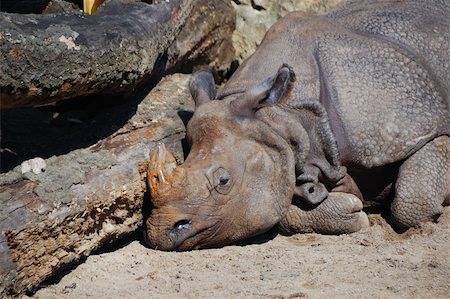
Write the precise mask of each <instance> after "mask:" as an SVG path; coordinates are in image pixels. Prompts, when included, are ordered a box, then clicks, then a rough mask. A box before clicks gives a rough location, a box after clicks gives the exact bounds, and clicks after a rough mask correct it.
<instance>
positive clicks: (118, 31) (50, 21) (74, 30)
mask: <svg viewBox="0 0 450 299" xmlns="http://www.w3.org/2000/svg"><path fill="white" fill-rule="evenodd" d="M191 3H192V1H188V0H172V1H164V2H162V3H159V4H155V5H150V4H147V3H144V2H130V1H126V0H111V1H109V2H107V3H105V4H104V5H103V6H102V7H100V9H99V10H98V11H97V13H96V14H95V15H78V14H74V15H65V14H51V15H33V14H8V13H1V14H0V28H1V29H0V53H1V56H2V60H3V61H2V64H1V68H0V87H1V89H0V96H1V108H12V107H22V106H37V105H43V104H49V103H53V102H56V101H58V100H61V99H67V98H72V97H75V96H83V95H89V94H93V93H105V92H107V93H117V92H120V91H122V90H124V89H129V88H130V87H131V86H134V85H136V84H137V83H138V82H139V81H140V80H143V79H144V78H145V76H148V75H149V74H150V73H151V71H152V70H153V66H154V64H155V62H156V61H157V59H158V57H160V56H161V54H162V53H164V51H165V50H166V49H167V48H168V47H169V46H170V44H171V43H172V42H173V40H174V38H175V36H176V34H177V33H178V32H179V30H180V28H181V27H182V26H183V25H184V24H185V22H186V19H187V17H188V15H189V13H190V10H191V8H192V4H191Z"/></svg>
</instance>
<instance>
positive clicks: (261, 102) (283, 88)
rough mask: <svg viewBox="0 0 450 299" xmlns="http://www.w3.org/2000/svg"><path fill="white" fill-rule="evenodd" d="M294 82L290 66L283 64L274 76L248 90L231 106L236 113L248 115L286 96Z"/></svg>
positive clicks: (293, 74)
mask: <svg viewBox="0 0 450 299" xmlns="http://www.w3.org/2000/svg"><path fill="white" fill-rule="evenodd" d="M293 81H295V73H294V71H293V70H292V68H291V67H290V66H288V65H287V64H283V65H282V66H281V67H280V68H279V69H278V71H277V73H276V74H275V75H274V76H271V77H269V78H267V79H265V80H264V81H262V82H260V83H259V84H258V85H256V86H254V87H252V88H250V89H249V90H248V91H246V92H245V93H244V95H243V96H241V97H239V98H238V99H236V100H234V101H233V103H232V105H233V108H234V110H235V111H236V112H237V113H244V114H245V113H248V112H251V111H254V110H255V109H257V108H258V107H262V106H266V105H270V104H275V103H277V102H279V101H280V100H281V99H282V98H283V96H284V95H285V94H286V92H287V91H288V89H289V87H290V83H291V82H293Z"/></svg>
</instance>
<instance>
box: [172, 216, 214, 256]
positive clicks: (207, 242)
mask: <svg viewBox="0 0 450 299" xmlns="http://www.w3.org/2000/svg"><path fill="white" fill-rule="evenodd" d="M219 227H220V225H219V224H218V223H215V224H212V225H209V226H205V227H203V228H201V229H198V230H196V231H192V232H191V233H190V234H189V235H186V238H185V239H184V240H182V241H181V242H180V243H179V244H178V245H177V246H175V248H174V249H173V250H175V251H185V250H196V249H200V248H212V247H216V246H218V245H220V244H215V243H214V239H215V238H216V236H217V233H218V231H219Z"/></svg>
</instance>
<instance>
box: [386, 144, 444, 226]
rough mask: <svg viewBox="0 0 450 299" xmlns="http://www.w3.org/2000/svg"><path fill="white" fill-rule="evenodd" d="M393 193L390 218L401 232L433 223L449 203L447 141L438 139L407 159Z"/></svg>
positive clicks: (401, 168)
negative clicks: (445, 203)
mask: <svg viewBox="0 0 450 299" xmlns="http://www.w3.org/2000/svg"><path fill="white" fill-rule="evenodd" d="M395 190H396V194H395V198H394V201H393V202H392V205H391V214H392V218H393V221H394V223H395V224H396V225H397V227H398V228H399V229H400V230H406V229H408V228H410V227H414V226H417V225H418V224H419V223H420V222H425V221H436V220H437V218H438V217H439V216H440V215H441V214H442V205H443V204H444V202H446V201H448V200H449V199H450V137H449V136H441V137H438V138H436V139H434V140H433V141H431V142H429V143H428V144H426V145H425V146H424V147H422V148H421V149H420V150H419V151H417V152H416V153H414V154H413V155H412V156H411V157H409V158H408V159H407V160H406V161H405V162H404V163H403V164H402V166H401V167H400V170H399V174H398V179H397V183H396V186H395Z"/></svg>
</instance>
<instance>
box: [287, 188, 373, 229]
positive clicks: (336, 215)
mask: <svg viewBox="0 0 450 299" xmlns="http://www.w3.org/2000/svg"><path fill="white" fill-rule="evenodd" d="M362 208H363V204H362V202H361V200H359V198H357V197H356V196H355V195H353V194H349V193H342V192H331V193H330V194H329V195H328V197H327V198H326V199H325V200H324V201H323V202H322V203H321V204H319V205H318V206H316V207H314V208H313V209H306V208H302V207H301V206H297V205H294V204H292V205H290V207H289V208H288V211H287V212H286V215H285V216H284V218H283V219H282V220H281V221H280V223H279V227H280V229H281V231H282V232H283V233H286V234H295V233H311V232H316V233H320V234H330V235H338V234H348V233H353V232H356V231H359V230H360V229H362V228H365V227H368V226H370V223H369V218H368V217H367V214H366V213H364V212H363V211H362Z"/></svg>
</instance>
